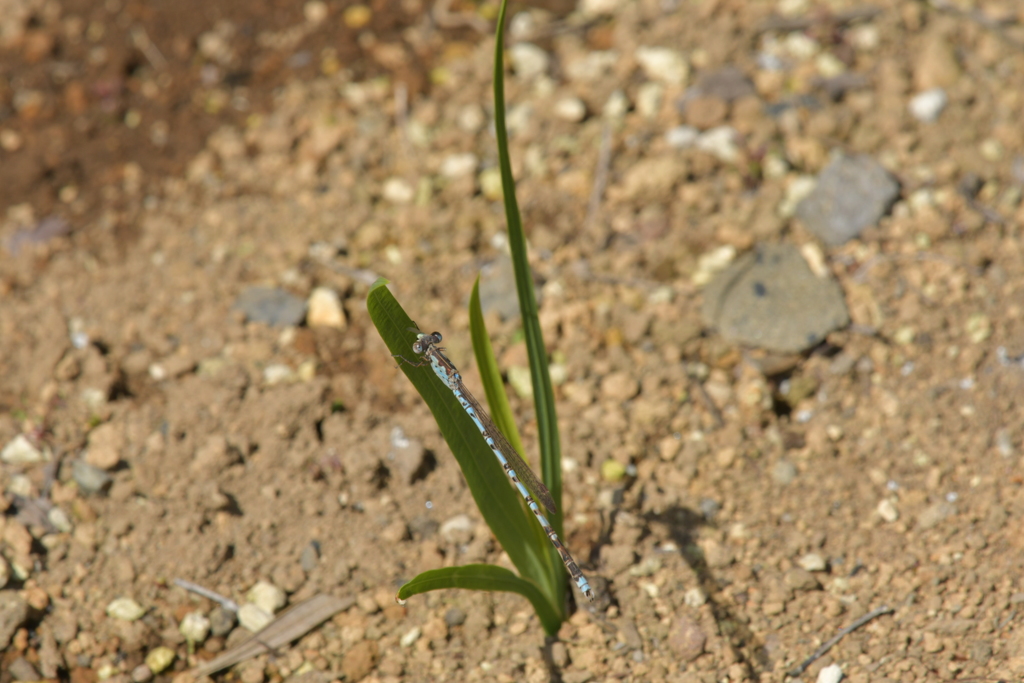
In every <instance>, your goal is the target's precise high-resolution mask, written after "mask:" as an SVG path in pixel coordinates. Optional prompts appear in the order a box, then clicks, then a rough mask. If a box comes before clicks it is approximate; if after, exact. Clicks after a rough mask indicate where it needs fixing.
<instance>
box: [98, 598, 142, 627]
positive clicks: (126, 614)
mask: <svg viewBox="0 0 1024 683" xmlns="http://www.w3.org/2000/svg"><path fill="white" fill-rule="evenodd" d="M145 613H146V610H145V609H143V608H142V605H140V604H139V603H137V602H135V601H134V600H132V599H131V598H117V599H116V600H112V601H111V602H110V604H108V605H107V616H110V617H113V618H114V619H120V620H121V621H135V620H136V619H138V618H139V617H141V616H142V615H144V614H145Z"/></svg>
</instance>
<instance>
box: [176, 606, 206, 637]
mask: <svg viewBox="0 0 1024 683" xmlns="http://www.w3.org/2000/svg"><path fill="white" fill-rule="evenodd" d="M178 631H180V632H181V635H183V636H184V637H185V641H186V642H189V643H195V644H201V643H202V642H203V641H204V640H206V637H207V636H208V635H210V620H209V619H208V618H207V617H206V616H205V615H204V614H203V613H202V612H189V613H188V614H186V615H185V617H184V618H183V619H182V620H181V623H180V624H179V625H178Z"/></svg>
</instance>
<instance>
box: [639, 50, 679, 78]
mask: <svg viewBox="0 0 1024 683" xmlns="http://www.w3.org/2000/svg"><path fill="white" fill-rule="evenodd" d="M636 61H638V62H639V63H640V67H641V68H642V69H643V70H644V73H645V74H647V77H648V78H650V79H651V80H654V81H661V82H663V83H669V84H671V85H682V84H684V83H685V82H686V79H687V77H688V76H689V75H690V65H689V64H687V63H686V59H685V58H684V57H683V55H682V53H680V52H679V51H678V50H673V49H671V48H667V47H647V46H645V45H641V46H640V47H638V48H637V49H636Z"/></svg>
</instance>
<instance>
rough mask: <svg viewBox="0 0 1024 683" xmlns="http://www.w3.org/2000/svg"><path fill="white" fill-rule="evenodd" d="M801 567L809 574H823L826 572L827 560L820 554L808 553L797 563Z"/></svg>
mask: <svg viewBox="0 0 1024 683" xmlns="http://www.w3.org/2000/svg"><path fill="white" fill-rule="evenodd" d="M796 563H797V564H798V565H800V568H801V569H805V570H807V571H809V572H823V571H825V568H826V565H825V558H823V557H822V556H821V555H819V554H818V553H807V554H806V555H804V556H803V557H801V558H800V559H799V560H797V562H796Z"/></svg>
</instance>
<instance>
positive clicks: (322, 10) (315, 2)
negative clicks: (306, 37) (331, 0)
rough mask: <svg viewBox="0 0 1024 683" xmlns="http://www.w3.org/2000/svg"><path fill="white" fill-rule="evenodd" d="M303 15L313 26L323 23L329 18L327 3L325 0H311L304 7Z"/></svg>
mask: <svg viewBox="0 0 1024 683" xmlns="http://www.w3.org/2000/svg"><path fill="white" fill-rule="evenodd" d="M302 14H303V16H305V17H306V21H308V22H309V23H311V24H320V23H323V20H324V19H326V18H327V3H326V2H323V0H310V1H309V2H307V3H306V4H305V5H303V6H302Z"/></svg>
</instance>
